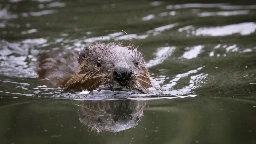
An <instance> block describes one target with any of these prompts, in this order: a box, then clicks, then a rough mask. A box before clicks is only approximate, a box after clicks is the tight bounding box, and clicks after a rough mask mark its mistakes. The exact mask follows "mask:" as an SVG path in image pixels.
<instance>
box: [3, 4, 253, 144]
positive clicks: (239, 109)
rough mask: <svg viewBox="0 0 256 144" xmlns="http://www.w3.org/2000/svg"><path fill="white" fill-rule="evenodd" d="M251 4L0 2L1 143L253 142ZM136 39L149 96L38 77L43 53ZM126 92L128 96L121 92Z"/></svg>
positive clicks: (248, 143) (126, 42)
mask: <svg viewBox="0 0 256 144" xmlns="http://www.w3.org/2000/svg"><path fill="white" fill-rule="evenodd" d="M255 30H256V3H255V2H251V1H249V0H244V1H242V2H234V1H231V0H230V1H228V0H226V1H218V0H215V1H211V2H209V3H205V1H201V2H198V1H196V2H195V1H192V0H190V1H180V2H177V1H168V2H167V1H118V0H115V1H104V2H102V1H64V0H63V1H55V0H32V1H26V0H3V1H1V3H0V40H1V41H0V115H1V116H0V143H1V144H10V143H17V144H22V143H93V144H95V143H111V144H112V143H128V144H130V143H131V144H136V143H177V144H180V143H182V144H183V143H184V144H186V143H203V144H205V143H218V144H219V143H225V144H228V143H230V144H233V143H237V144H240V143H241V144H254V143H256V138H255V135H256V134H255V132H256V124H255V121H256V117H255V114H256V101H255V99H256V76H255V72H256V57H255V52H256V41H255V38H256V31H255ZM98 41H101V42H112V41H116V42H120V41H122V42H123V43H124V44H125V45H126V44H130V43H133V44H135V45H136V46H138V47H139V49H140V51H142V53H143V55H144V57H145V59H146V61H147V66H148V67H149V71H150V73H151V77H152V79H153V83H154V85H155V86H156V87H158V88H161V90H160V91H159V90H158V91H154V90H151V94H149V95H131V94H130V93H129V92H117V93H115V94H114V95H113V93H111V92H109V91H103V92H97V91H95V92H94V93H92V94H88V93H86V92H83V93H68V92H63V91H62V89H60V88H55V87H54V86H52V85H51V84H50V83H49V82H47V81H45V80H40V79H38V78H37V75H36V73H35V72H34V62H35V60H36V57H37V55H38V53H40V52H41V51H45V50H60V51H62V50H66V49H76V50H81V49H82V48H83V47H86V46H88V45H90V44H92V43H94V42H98ZM128 95H129V96H128Z"/></svg>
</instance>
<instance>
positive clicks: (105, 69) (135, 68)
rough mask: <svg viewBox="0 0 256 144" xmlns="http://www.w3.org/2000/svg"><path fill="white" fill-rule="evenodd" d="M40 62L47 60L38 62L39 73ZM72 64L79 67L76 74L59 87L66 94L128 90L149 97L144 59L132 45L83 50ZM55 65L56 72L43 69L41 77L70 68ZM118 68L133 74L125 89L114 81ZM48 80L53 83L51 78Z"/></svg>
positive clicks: (61, 64)
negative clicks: (69, 91) (72, 91)
mask: <svg viewBox="0 0 256 144" xmlns="http://www.w3.org/2000/svg"><path fill="white" fill-rule="evenodd" d="M57 59H60V58H57ZM40 61H41V62H42V61H44V59H43V58H41V59H40V58H39V62H38V63H39V65H38V67H39V68H37V69H40V66H41V65H40ZM66 61H67V60H66ZM72 64H73V65H74V66H75V67H76V70H73V71H72V72H71V73H70V75H68V76H66V75H65V78H63V79H62V80H61V81H59V82H57V85H58V86H61V87H63V88H65V89H66V90H89V91H92V90H95V89H98V88H103V89H114V88H116V87H117V88H118V87H121V88H124V87H125V88H129V89H134V90H138V91H140V92H142V93H146V92H147V91H146V89H147V88H149V87H151V81H150V79H149V72H148V70H147V68H146V65H145V61H144V59H143V56H142V54H141V53H140V52H139V51H138V50H137V48H135V47H134V46H133V45H129V46H123V45H122V44H121V43H109V44H104V43H96V44H93V45H91V46H89V47H88V48H86V49H83V50H82V51H81V52H80V53H79V56H78V58H77V61H76V62H75V63H72ZM48 65H50V63H49V64H48ZM55 65H56V67H55V69H54V68H51V69H47V68H46V69H42V68H41V70H37V72H38V74H40V73H42V70H43V71H44V72H47V71H56V69H57V71H58V70H59V69H60V68H58V67H64V66H67V65H69V64H68V63H56V64H55ZM119 67H122V68H125V69H127V70H129V71H131V73H132V75H131V79H129V81H124V85H122V86H121V85H120V83H119V82H117V81H116V80H115V79H114V77H113V72H114V70H115V69H117V68H119ZM60 70H62V69H60ZM39 76H40V75H39ZM45 78H48V79H50V81H51V77H50V75H49V76H47V77H45ZM55 81H56V80H55ZM55 83H56V82H55Z"/></svg>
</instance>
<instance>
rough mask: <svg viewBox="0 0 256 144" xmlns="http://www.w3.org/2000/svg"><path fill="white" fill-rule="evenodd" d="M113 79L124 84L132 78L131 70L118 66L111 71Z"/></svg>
mask: <svg viewBox="0 0 256 144" xmlns="http://www.w3.org/2000/svg"><path fill="white" fill-rule="evenodd" d="M113 76H114V79H115V80H116V81H117V82H118V83H119V84H120V85H122V86H124V85H126V84H127V83H128V82H129V81H130V80H131V78H132V71H131V70H130V69H128V68H123V67H118V68H115V70H114V72H113Z"/></svg>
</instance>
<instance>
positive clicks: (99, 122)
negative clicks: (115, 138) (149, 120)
mask: <svg viewBox="0 0 256 144" xmlns="http://www.w3.org/2000/svg"><path fill="white" fill-rule="evenodd" d="M145 105H146V103H145V102H143V101H134V100H107V101H82V102H81V105H80V107H79V109H78V115H79V119H80V122H81V123H83V124H85V125H87V126H88V127H90V128H91V129H92V130H95V131H97V132H101V131H109V132H120V131H123V130H126V129H129V128H132V127H134V126H136V125H137V124H138V122H139V120H140V119H141V117H142V116H143V108H144V107H145Z"/></svg>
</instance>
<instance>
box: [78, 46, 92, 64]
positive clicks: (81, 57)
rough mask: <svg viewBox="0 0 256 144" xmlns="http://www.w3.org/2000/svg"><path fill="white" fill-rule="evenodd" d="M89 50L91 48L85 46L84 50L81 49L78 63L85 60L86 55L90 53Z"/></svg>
mask: <svg viewBox="0 0 256 144" xmlns="http://www.w3.org/2000/svg"><path fill="white" fill-rule="evenodd" d="M88 52H89V48H85V49H83V50H82V51H80V53H79V57H78V63H79V64H82V63H83V61H84V59H85V56H86V55H87V54H88Z"/></svg>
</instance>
